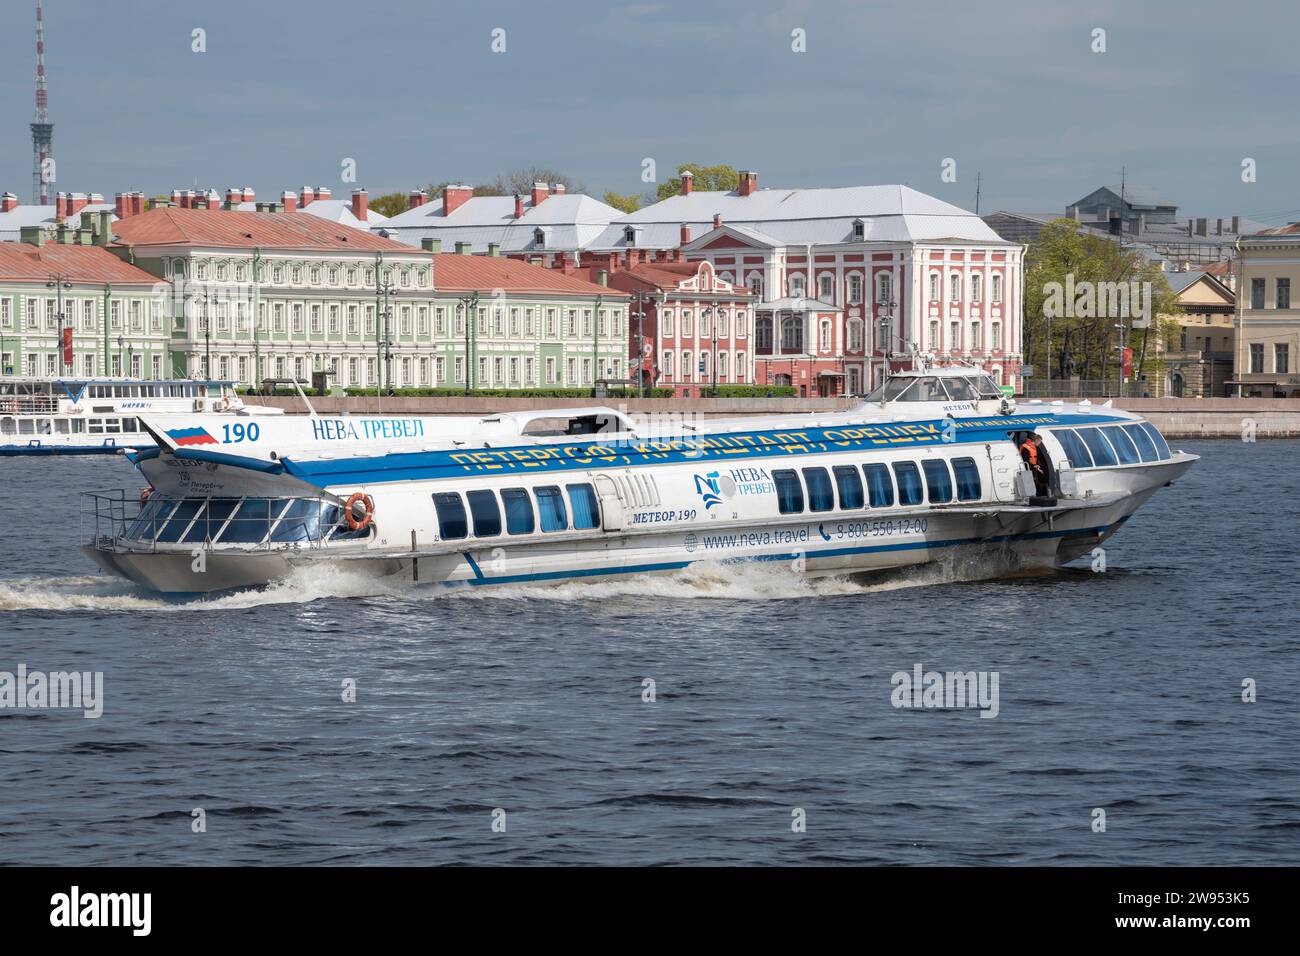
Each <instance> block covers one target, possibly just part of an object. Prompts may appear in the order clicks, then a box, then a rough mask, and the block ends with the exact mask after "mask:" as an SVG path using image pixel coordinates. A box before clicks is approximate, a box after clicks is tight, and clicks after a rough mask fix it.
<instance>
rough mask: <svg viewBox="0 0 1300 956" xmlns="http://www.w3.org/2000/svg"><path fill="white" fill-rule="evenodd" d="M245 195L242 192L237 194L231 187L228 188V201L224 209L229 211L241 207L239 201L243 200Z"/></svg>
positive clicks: (224, 204)
mask: <svg viewBox="0 0 1300 956" xmlns="http://www.w3.org/2000/svg"><path fill="white" fill-rule="evenodd" d="M243 195H244V194H243V193H242V192H236V191H235V190H234V189H231V188H230V187H229V186H227V187H226V201H225V202H224V203H222V205H223V207H224V208H225V209H227V210H230V209H234V208H235V207H236V206H238V205H239V201H240V199H241V198H243Z"/></svg>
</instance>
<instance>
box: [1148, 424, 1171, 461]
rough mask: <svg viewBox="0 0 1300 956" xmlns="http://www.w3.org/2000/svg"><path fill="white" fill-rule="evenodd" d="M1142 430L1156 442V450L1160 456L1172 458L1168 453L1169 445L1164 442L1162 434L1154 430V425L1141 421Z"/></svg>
mask: <svg viewBox="0 0 1300 956" xmlns="http://www.w3.org/2000/svg"><path fill="white" fill-rule="evenodd" d="M1142 430H1143V431H1144V432H1146V433H1147V434H1148V435H1150V436H1151V440H1152V441H1153V442H1155V443H1156V451H1157V452H1159V453H1160V457H1161V458H1172V457H1173V456H1172V455H1171V454H1170V453H1169V446H1168V445H1166V444H1165V439H1164V436H1163V435H1161V434H1160V432H1158V431H1156V426H1155V425H1152V424H1151V423H1150V422H1142Z"/></svg>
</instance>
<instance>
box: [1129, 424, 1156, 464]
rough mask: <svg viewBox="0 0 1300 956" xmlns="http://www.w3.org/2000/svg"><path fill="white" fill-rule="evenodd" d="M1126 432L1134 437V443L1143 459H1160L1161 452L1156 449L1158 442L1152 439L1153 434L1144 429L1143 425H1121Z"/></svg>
mask: <svg viewBox="0 0 1300 956" xmlns="http://www.w3.org/2000/svg"><path fill="white" fill-rule="evenodd" d="M1120 427H1121V428H1123V429H1124V434H1126V435H1128V437H1129V438H1131V439H1133V444H1135V445H1137V450H1138V453H1139V454H1140V455H1141V456H1142V460H1143V461H1159V460H1160V452H1158V451H1156V443H1155V442H1153V441H1152V440H1151V436H1150V435H1148V434H1147V433H1146V432H1145V431H1143V430H1142V426H1141V425H1121V426H1120Z"/></svg>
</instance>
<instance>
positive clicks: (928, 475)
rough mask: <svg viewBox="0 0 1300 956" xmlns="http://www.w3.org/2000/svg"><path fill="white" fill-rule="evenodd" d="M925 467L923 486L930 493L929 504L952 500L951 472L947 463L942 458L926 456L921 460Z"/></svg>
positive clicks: (922, 465)
mask: <svg viewBox="0 0 1300 956" xmlns="http://www.w3.org/2000/svg"><path fill="white" fill-rule="evenodd" d="M921 467H922V468H924V469H925V487H926V491H927V492H929V495H930V504H936V505H937V504H943V503H944V502H947V501H952V473H951V472H949V471H948V463H947V462H946V461H944V460H943V459H942V458H927V459H926V460H925V461H923V462H921Z"/></svg>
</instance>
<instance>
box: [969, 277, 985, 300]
mask: <svg viewBox="0 0 1300 956" xmlns="http://www.w3.org/2000/svg"><path fill="white" fill-rule="evenodd" d="M982 278H983V277H982V276H981V275H980V274H979V273H978V272H977V273H975V274H974V275H972V276H971V277H970V300H971V301H972V302H978V301H980V294H981V293H982V292H983V289H982V288H981V286H982V284H983V283H982V281H981V280H982Z"/></svg>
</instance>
